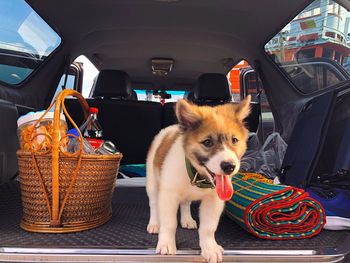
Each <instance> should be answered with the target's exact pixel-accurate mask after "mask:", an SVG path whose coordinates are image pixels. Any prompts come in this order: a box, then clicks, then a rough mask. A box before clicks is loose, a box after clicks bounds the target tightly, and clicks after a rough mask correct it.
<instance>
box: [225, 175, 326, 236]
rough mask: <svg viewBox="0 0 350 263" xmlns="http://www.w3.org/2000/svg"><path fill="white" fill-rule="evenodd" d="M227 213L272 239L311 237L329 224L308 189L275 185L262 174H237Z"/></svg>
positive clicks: (255, 233)
mask: <svg viewBox="0 0 350 263" xmlns="http://www.w3.org/2000/svg"><path fill="white" fill-rule="evenodd" d="M232 184H233V188H234V193H233V197H232V199H231V200H230V201H228V202H226V208H225V212H226V214H227V215H228V216H229V217H231V218H232V219H233V220H234V221H235V222H237V223H238V224H239V225H240V226H241V227H243V228H244V229H246V230H247V231H249V232H250V233H252V234H253V235H255V236H257V237H260V238H265V239H272V240H286V239H301V238H309V237H312V236H314V235H316V234H318V233H319V232H320V231H321V229H322V228H323V226H324V224H325V223H326V216H325V212H324V210H323V207H322V206H321V205H320V204H319V203H318V202H317V201H316V200H314V199H313V198H311V197H310V196H309V194H308V193H307V192H305V191H304V190H302V189H298V188H295V187H291V186H285V185H274V184H272V181H271V180H268V179H266V178H265V177H263V176H262V175H259V174H250V173H247V174H236V175H234V176H233V178H232Z"/></svg>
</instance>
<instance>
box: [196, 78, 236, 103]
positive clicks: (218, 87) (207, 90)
mask: <svg viewBox="0 0 350 263" xmlns="http://www.w3.org/2000/svg"><path fill="white" fill-rule="evenodd" d="M194 99H195V100H198V101H200V100H214V101H231V89H230V86H229V84H228V80H227V77H226V76H225V75H224V74H220V73H206V74H202V75H201V76H200V77H199V78H198V80H197V83H196V86H195V88H194Z"/></svg>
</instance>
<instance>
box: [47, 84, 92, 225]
mask: <svg viewBox="0 0 350 263" xmlns="http://www.w3.org/2000/svg"><path fill="white" fill-rule="evenodd" d="M68 96H73V97H75V98H77V99H78V101H79V103H80V105H81V106H82V108H83V111H84V115H85V117H87V115H88V111H89V105H88V104H87V102H86V100H85V99H84V98H83V96H82V95H81V94H80V93H79V92H77V91H75V90H69V89H66V90H63V91H61V92H60V93H59V94H58V95H57V97H56V104H55V110H54V120H53V133H52V144H51V145H52V211H51V212H52V213H51V219H50V225H51V226H53V227H58V226H60V224H61V222H60V221H61V220H60V219H61V216H62V212H63V208H64V206H65V203H66V201H67V198H68V196H69V193H70V192H71V190H72V188H73V185H74V182H75V180H76V178H77V174H78V171H79V169H80V165H81V158H82V147H81V148H80V151H78V155H79V158H78V164H77V167H76V169H75V171H74V173H73V178H72V181H71V183H70V185H69V188H68V189H67V192H66V195H65V197H64V200H63V202H62V204H61V207H60V204H59V200H60V196H59V152H60V132H59V131H60V114H61V110H62V109H63V111H64V113H65V114H66V117H67V118H68V119H69V121H70V122H71V123H72V125H73V126H74V128H76V129H77V131H78V133H79V137H80V138H81V139H82V134H81V132H80V130H79V128H78V126H77V125H76V123H75V122H74V121H73V119H72V118H71V116H70V115H69V113H68V112H67V110H66V107H65V105H64V100H65V98H66V97H68ZM80 143H81V142H80Z"/></svg>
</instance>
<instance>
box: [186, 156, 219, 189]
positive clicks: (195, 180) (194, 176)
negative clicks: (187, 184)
mask: <svg viewBox="0 0 350 263" xmlns="http://www.w3.org/2000/svg"><path fill="white" fill-rule="evenodd" d="M185 163H186V169H187V174H188V177H189V178H190V180H191V184H192V185H195V186H197V187H199V188H214V187H213V185H212V184H211V182H209V180H208V179H201V178H200V177H199V176H198V175H199V174H198V172H197V170H196V169H195V168H194V167H193V165H192V164H191V162H190V161H189V160H188V159H187V158H185Z"/></svg>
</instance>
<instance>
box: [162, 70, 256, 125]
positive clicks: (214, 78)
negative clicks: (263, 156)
mask: <svg viewBox="0 0 350 263" xmlns="http://www.w3.org/2000/svg"><path fill="white" fill-rule="evenodd" d="M213 87H214V88H213ZM186 99H187V100H189V101H192V102H193V103H195V104H197V105H208V106H216V105H220V104H225V103H232V102H231V101H232V96H231V89H230V86H229V84H228V81H227V77H226V76H225V75H224V74H219V73H206V74H202V75H201V76H200V77H199V78H198V80H197V83H196V85H195V88H194V91H193V92H190V93H188V94H186ZM259 116H260V106H259V104H257V103H255V102H252V103H251V114H250V115H249V116H248V117H247V118H246V123H247V126H248V129H249V131H251V132H256V131H257V129H258V126H259ZM175 123H177V120H176V116H175V103H174V102H168V103H165V105H164V107H163V121H162V127H163V128H164V127H167V126H169V125H172V124H175Z"/></svg>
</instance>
